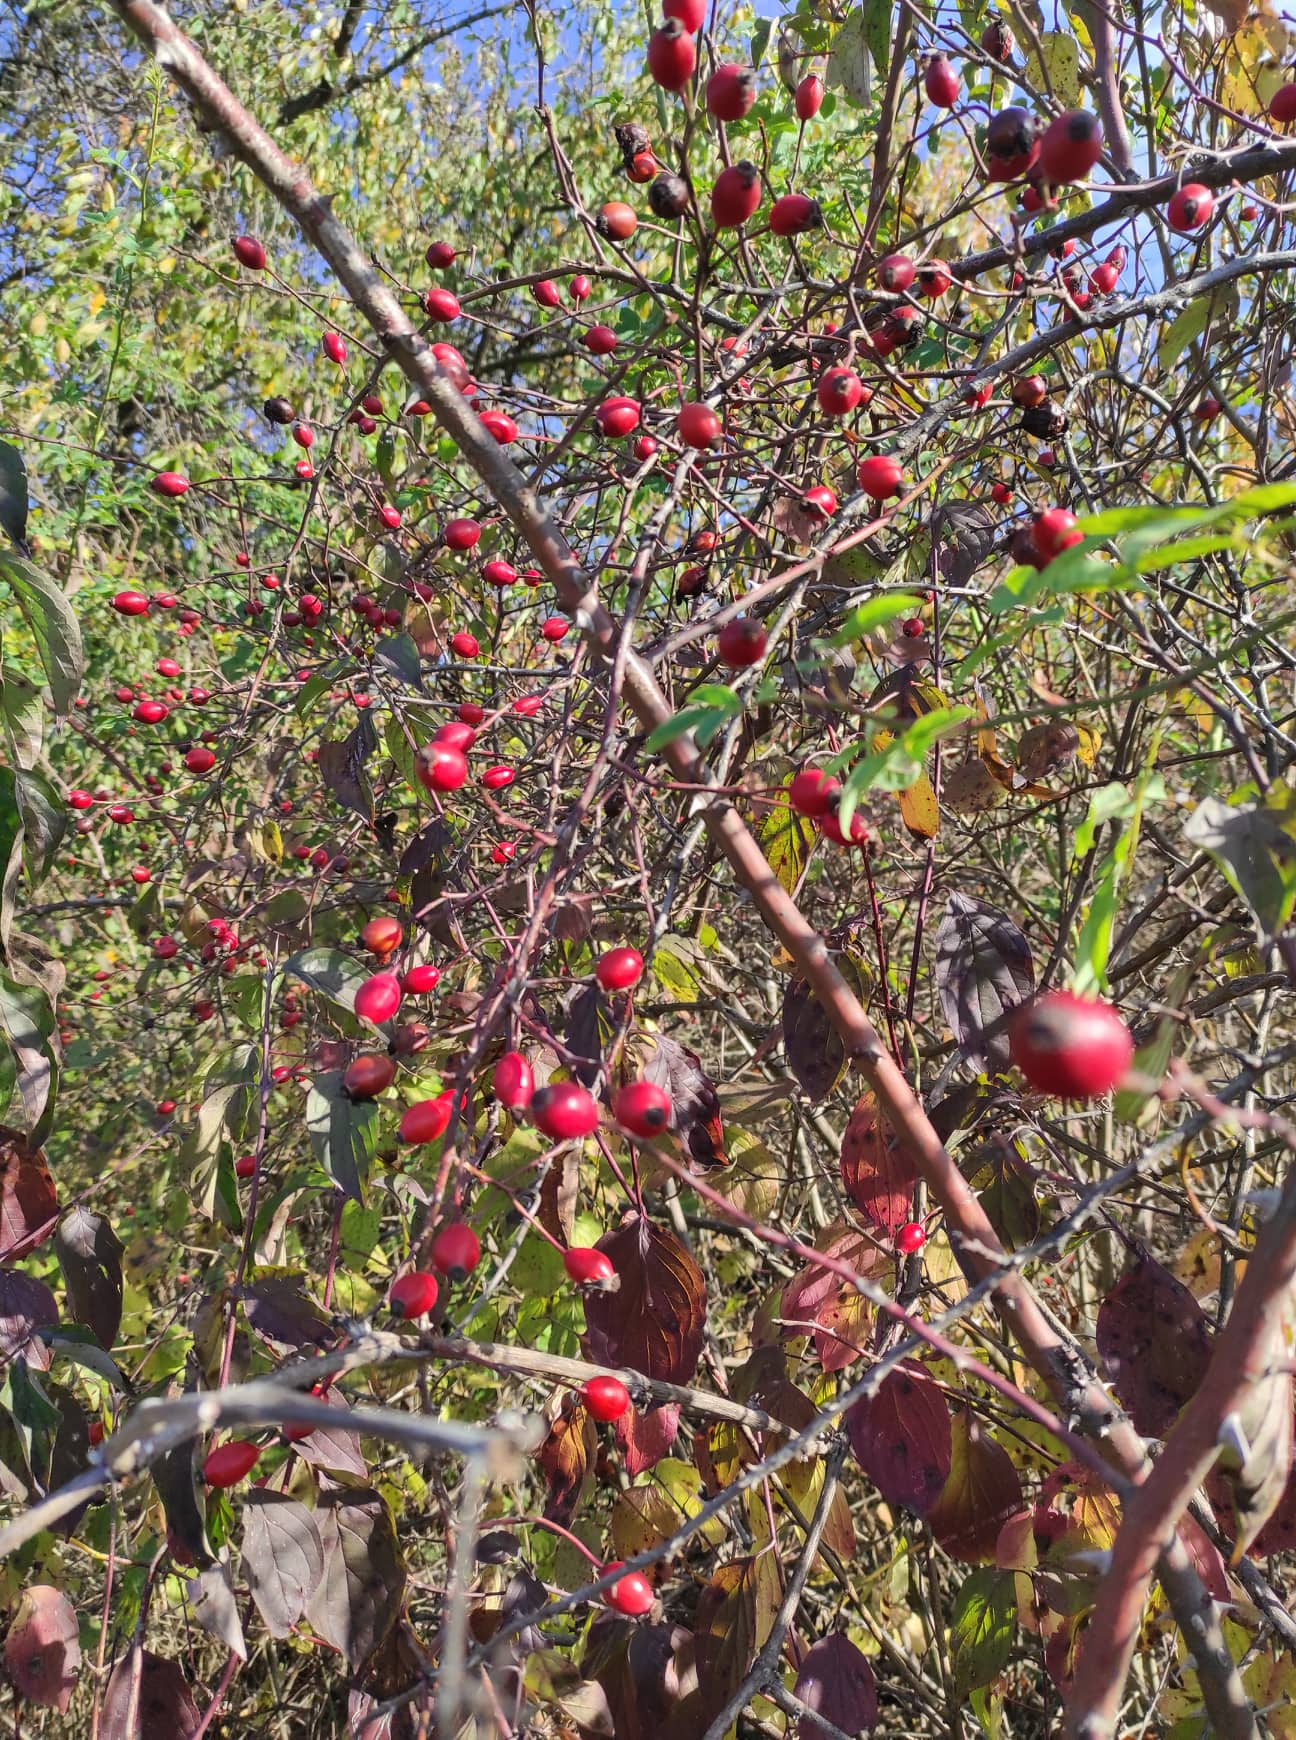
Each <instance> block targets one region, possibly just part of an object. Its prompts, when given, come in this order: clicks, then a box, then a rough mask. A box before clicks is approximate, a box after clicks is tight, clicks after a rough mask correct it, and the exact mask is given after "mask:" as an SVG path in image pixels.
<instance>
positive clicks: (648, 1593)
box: [605, 1559, 655, 1619]
mask: <svg viewBox="0 0 1296 1740" xmlns="http://www.w3.org/2000/svg"><path fill="white" fill-rule="evenodd" d="M621 1563H622V1561H621V1560H620V1559H618V1560H616V1561H614V1562H613V1563H612V1564H611V1565H608V1566H606V1567H605V1569H607V1570H609V1571H614V1570H615V1569H616V1567H617V1565H619V1564H621ZM605 1599H606V1601H607V1604H608V1606H609V1607H611V1608H613V1609H614V1610H615V1611H616V1612H617V1613H623V1614H624V1615H625V1616H626V1618H628V1619H639V1618H642V1616H643V1615H644V1614H645V1613H647V1612H649V1611H650V1610H651V1608H652V1604H653V1601H654V1599H655V1597H654V1596H653V1592H652V1584H651V1583H650V1582H649V1581H648V1579H647V1577H645V1576H644V1574H643V1572H642V1571H627V1572H626V1574H625V1576H624V1577H618V1578H617V1580H616V1582H615V1583H613V1584H612V1586H611V1588H609V1589H608V1591H607V1594H606V1597H605Z"/></svg>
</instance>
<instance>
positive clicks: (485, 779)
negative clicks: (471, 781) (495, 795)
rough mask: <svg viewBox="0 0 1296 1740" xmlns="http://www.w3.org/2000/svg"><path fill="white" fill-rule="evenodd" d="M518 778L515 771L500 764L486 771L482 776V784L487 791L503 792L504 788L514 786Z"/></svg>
mask: <svg viewBox="0 0 1296 1740" xmlns="http://www.w3.org/2000/svg"><path fill="white" fill-rule="evenodd" d="M516 778H517V774H516V772H515V771H514V769H513V768H511V767H507V766H505V764H504V763H503V762H500V763H499V764H498V765H497V766H495V767H488V768H487V769H486V771H485V773H484V774H482V776H481V782H482V784H483V785H484V786H485V787H486V789H487V791H503V789H504V787H505V786H506V785H512V783H513V781H514V780H515V779H516Z"/></svg>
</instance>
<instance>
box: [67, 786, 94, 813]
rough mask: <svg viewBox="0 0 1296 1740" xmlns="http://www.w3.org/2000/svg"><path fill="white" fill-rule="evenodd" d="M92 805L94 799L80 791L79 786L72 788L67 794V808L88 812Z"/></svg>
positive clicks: (87, 793) (85, 792)
mask: <svg viewBox="0 0 1296 1740" xmlns="http://www.w3.org/2000/svg"><path fill="white" fill-rule="evenodd" d="M93 803H94V798H93V796H92V795H91V793H90V792H88V791H82V790H81V788H80V787H79V786H73V787H72V790H71V791H70V792H69V793H68V804H69V807H70V808H72V809H74V810H88V809H89V808H90V806H91V805H92V804H93Z"/></svg>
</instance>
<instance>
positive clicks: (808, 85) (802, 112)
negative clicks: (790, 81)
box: [795, 73, 824, 121]
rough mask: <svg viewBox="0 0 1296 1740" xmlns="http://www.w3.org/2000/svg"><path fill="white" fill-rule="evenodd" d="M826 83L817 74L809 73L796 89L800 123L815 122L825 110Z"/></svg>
mask: <svg viewBox="0 0 1296 1740" xmlns="http://www.w3.org/2000/svg"><path fill="white" fill-rule="evenodd" d="M823 100H824V82H823V80H822V79H821V78H820V77H819V75H818V74H817V73H807V74H806V76H805V77H804V78H803V79H802V80H801V83H800V84H799V85H798V86H797V88H796V98H795V104H796V112H797V120H798V121H813V120H814V118H815V116H816V115H817V114H818V113H819V111H820V109H822V108H823Z"/></svg>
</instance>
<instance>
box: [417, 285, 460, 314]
mask: <svg viewBox="0 0 1296 1740" xmlns="http://www.w3.org/2000/svg"><path fill="white" fill-rule="evenodd" d="M423 308H424V312H425V313H426V314H427V315H428V316H429V318H430V319H432V320H440V321H449V320H458V318H459V316H460V314H461V313H462V310H461V308H460V306H459V298H458V297H457V296H456V295H455V294H454V292H453V291H452V290H444V289H442V287H441V286H440V285H439V284H436V285H434V286H433V287H432V289H431V290H429V291H428V292H427V294H426V295H425V296H424V298H423Z"/></svg>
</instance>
